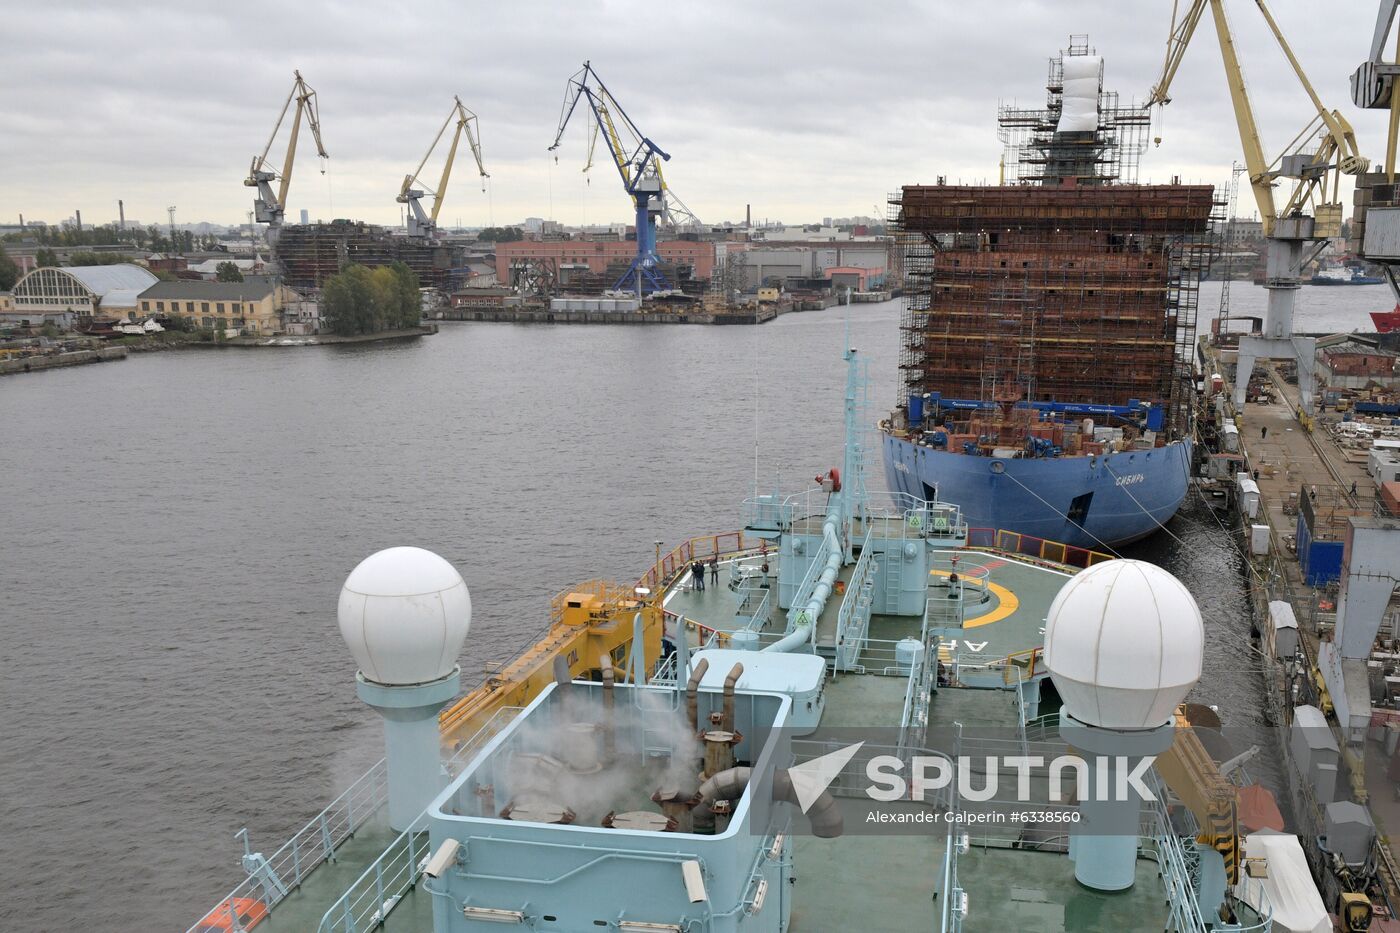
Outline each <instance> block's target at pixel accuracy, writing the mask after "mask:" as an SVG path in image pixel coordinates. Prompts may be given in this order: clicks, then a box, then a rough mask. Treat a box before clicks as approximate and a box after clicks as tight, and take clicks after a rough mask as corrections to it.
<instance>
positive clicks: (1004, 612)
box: [928, 570, 1021, 628]
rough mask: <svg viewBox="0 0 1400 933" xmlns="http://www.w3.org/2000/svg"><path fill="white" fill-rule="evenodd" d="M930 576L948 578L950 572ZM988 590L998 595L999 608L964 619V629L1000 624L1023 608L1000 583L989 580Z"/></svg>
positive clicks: (930, 574) (936, 571) (935, 573)
mask: <svg viewBox="0 0 1400 933" xmlns="http://www.w3.org/2000/svg"><path fill="white" fill-rule="evenodd" d="M928 575H929V576H931V577H932V576H935V575H936V576H940V577H946V576H948V571H946V570H930V571H929V572H928ZM987 589H989V590H991V591H992V592H993V593H995V594H996V597H997V607H996V608H995V609H992V610H990V611H988V612H984V613H982V614H981V615H980V616H973V617H972V618H971V619H964V620H963V628H977V626H979V625H991V624H992V623H993V622H1000V621H1001V620H1002V619H1005V618H1006V617H1007V616H1009V615H1011V614H1012V613H1014V612H1015V611H1016V610H1017V609H1020V608H1021V601H1020V600H1019V599H1017V598H1016V594H1015V593H1013V592H1011V591H1010V590H1008V589H1007V588H1006V587H1004V586H1002V585H1001V584H1000V583H993V582H991V581H990V580H988V581H987Z"/></svg>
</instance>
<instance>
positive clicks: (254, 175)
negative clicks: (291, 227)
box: [243, 71, 330, 240]
mask: <svg viewBox="0 0 1400 933" xmlns="http://www.w3.org/2000/svg"><path fill="white" fill-rule="evenodd" d="M293 74H294V75H295V76H296V80H295V81H294V82H293V83H292V90H291V93H290V94H288V95H287V100H286V102H284V103H283V104H282V112H281V113H279V114H278V115H277V123H276V124H275V125H274V126H273V127H272V135H271V136H269V137H268V138H267V145H266V146H264V147H263V151H262V154H261V155H256V156H253V165H252V168H250V169H249V170H248V177H247V178H245V179H243V184H245V185H247V186H248V187H249V188H257V189H258V199H257V200H256V201H254V202H253V208H254V211H255V212H256V215H257V220H258V223H264V224H268V239H269V240H275V239H276V237H277V233H278V231H280V230H281V227H282V219H283V216H284V215H285V214H286V212H287V188H288V187H289V186H290V185H291V183H292V166H293V164H294V163H295V162H296V155H297V136H298V135H299V134H300V132H301V121H302V117H305V118H306V122H307V125H308V126H310V127H311V135H312V136H313V137H314V138H315V140H316V152H317V154H318V155H320V157H321V158H322V159H328V158H330V157H329V156H328V155H326V147H325V146H324V145H322V143H321V115H320V111H319V110H318V109H317V106H316V92H315V91H313V90H312V89H311V88H310V87H308V86H307V84H306V82H305V81H303V80H302V77H301V72H300V71H296V72H293ZM292 101H296V104H297V109H296V113H295V114H294V115H293V116H292V135H291V138H290V139H289V140H288V141H287V155H286V158H285V159H284V160H283V162H282V171H281V172H280V173H279V172H275V171H273V170H272V167H271V166H270V165H269V164H268V161H267V156H268V153H269V152H271V151H272V144H273V143H274V142H276V141H277V131H278V130H280V129H281V128H282V121H283V120H285V119H286V118H287V110H288V109H289V108H290V107H291V106H292ZM325 173H326V169H325V167H324V163H323V165H322V168H321V174H323V175H324V174H325ZM279 179H280V184H279V185H278V188H277V193H276V194H273V193H272V182H274V181H278V180H279Z"/></svg>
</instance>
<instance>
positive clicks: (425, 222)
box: [395, 96, 491, 237]
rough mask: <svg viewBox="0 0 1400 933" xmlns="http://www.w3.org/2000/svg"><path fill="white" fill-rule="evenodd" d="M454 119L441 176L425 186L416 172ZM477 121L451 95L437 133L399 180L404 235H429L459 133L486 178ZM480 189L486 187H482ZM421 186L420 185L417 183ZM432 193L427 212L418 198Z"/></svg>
mask: <svg viewBox="0 0 1400 933" xmlns="http://www.w3.org/2000/svg"><path fill="white" fill-rule="evenodd" d="M453 120H456V121H457V129H456V130H455V131H454V132H453V134H452V145H451V146H449V147H448V150H447V161H446V162H445V163H444V164H443V166H442V178H441V179H439V180H438V184H437V187H436V188H429V187H428V186H427V185H425V184H423V182H421V181H419V180H418V176H419V175H421V174H422V172H423V166H425V165H427V164H428V159H430V158H431V157H432V155H433V150H434V149H436V148H437V144H438V143H439V142H441V141H442V135H443V133H446V132H447V128H448V126H450V125H451V124H452V121H453ZM472 123H476V124H477V130H476V132H473V131H472ZM480 127H481V123H480V121H479V120H477V116H476V114H474V113H472V112H471V111H470V110H468V109H467V108H466V107H464V106H462V99H461V98H460V97H455V96H454V97H453V98H452V109H451V110H450V111H448V114H447V119H446V120H443V121H442V126H440V127H439V128H438V131H437V135H436V136H434V137H433V141H432V143H431V144H430V145H429V146H428V151H427V152H425V153H423V158H422V159H421V160H420V161H419V163H418V167H417V168H416V169H414V170H413V171H412V172H411V173H409V174H407V175H405V176H404V178H403V184H402V185H401V186H400V187H399V196H398V197H397V198H395V200H396V201H398V202H399V203H400V204H407V205H408V235H409V236H419V237H430V236H432V235H433V234H434V232H436V230H437V220H438V214H439V213H441V211H442V199H443V198H444V197H445V196H446V194H447V181H448V179H449V178H451V177H452V163H453V162H454V161H456V159H457V146H458V144H459V143H461V141H462V137H463V136H466V137H467V144H468V145H469V146H470V147H471V150H472V156H473V157H475V158H476V169H477V172H479V173H480V175H481V177H482V178H490V177H491V176H490V175H489V174H488V173H487V171H486V166H485V164H484V163H483V162H482V160H481V143H480V141H479V137H480V135H481V130H480ZM484 184H485V183H484V182H483V188H482V190H483V191H484V190H486V189H485V187H484ZM419 186H421V187H419ZM429 194H431V195H432V196H433V209H432V211H431V213H430V212H427V211H424V210H423V206H422V205H421V204H419V203H418V202H419V201H420V200H421V199H422V198H423V196H424V195H429Z"/></svg>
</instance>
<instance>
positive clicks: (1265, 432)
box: [1259, 424, 1269, 441]
mask: <svg viewBox="0 0 1400 933" xmlns="http://www.w3.org/2000/svg"><path fill="white" fill-rule="evenodd" d="M1268 436H1269V426H1268V425H1267V424H1261V425H1260V426H1259V439H1260V440H1261V441H1262V440H1263V439H1264V438H1266V437H1268Z"/></svg>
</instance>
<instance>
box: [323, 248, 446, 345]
mask: <svg viewBox="0 0 1400 933" xmlns="http://www.w3.org/2000/svg"><path fill="white" fill-rule="evenodd" d="M419 308H420V305H419V297H418V276H417V275H415V274H414V272H413V270H412V269H410V268H409V267H408V266H406V265H404V264H403V263H401V262H395V263H393V264H392V265H388V266H378V267H376V268H374V269H368V268H366V267H365V266H359V265H352V266H349V267H347V268H346V269H345V271H344V272H339V273H337V274H335V275H333V276H331V277H330V278H329V279H327V280H326V284H325V287H324V289H323V290H322V292H321V318H322V320H323V321H325V324H326V327H327V328H329V329H330V331H331V333H334V334H339V335H341V336H352V335H355V334H373V333H378V332H379V331H382V330H396V329H399V328H406V327H415V326H417V324H418V321H419V318H420V316H421V315H420V310H419Z"/></svg>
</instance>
